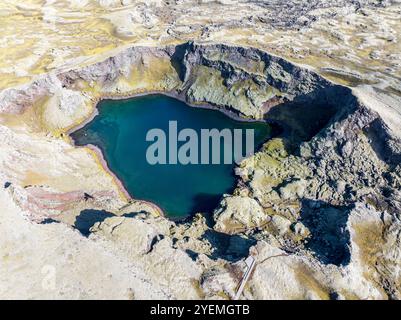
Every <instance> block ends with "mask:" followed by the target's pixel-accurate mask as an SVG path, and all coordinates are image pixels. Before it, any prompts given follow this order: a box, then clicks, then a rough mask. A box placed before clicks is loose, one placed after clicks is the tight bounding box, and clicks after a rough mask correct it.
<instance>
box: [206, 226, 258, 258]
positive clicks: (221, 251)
mask: <svg viewBox="0 0 401 320" xmlns="http://www.w3.org/2000/svg"><path fill="white" fill-rule="evenodd" d="M203 238H204V239H205V240H208V241H209V242H210V244H211V245H212V246H213V248H214V252H213V253H212V255H211V256H210V258H211V259H214V260H216V259H218V258H224V259H225V260H228V261H231V262H236V261H238V260H241V259H242V258H244V257H247V256H248V254H249V248H250V247H252V246H253V245H255V243H256V241H255V240H252V239H247V238H244V237H241V236H238V235H228V234H225V233H220V232H217V231H214V230H207V231H206V232H205V233H204V235H203Z"/></svg>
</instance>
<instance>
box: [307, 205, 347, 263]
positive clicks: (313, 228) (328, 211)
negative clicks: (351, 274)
mask: <svg viewBox="0 0 401 320" xmlns="http://www.w3.org/2000/svg"><path fill="white" fill-rule="evenodd" d="M349 212H350V208H348V207H343V206H333V205H330V204H328V203H326V202H324V201H314V200H303V201H302V210H301V221H302V223H303V224H304V225H305V226H306V227H307V228H308V229H309V231H310V232H311V235H310V238H309V241H308V242H307V244H306V247H307V248H308V249H310V250H311V251H313V252H314V253H315V254H316V257H317V258H318V259H319V260H320V261H321V262H322V263H324V264H334V265H337V266H341V265H342V266H343V265H347V264H348V263H349V262H350V258H351V254H350V248H349V245H350V235H349V231H348V229H347V221H348V216H349Z"/></svg>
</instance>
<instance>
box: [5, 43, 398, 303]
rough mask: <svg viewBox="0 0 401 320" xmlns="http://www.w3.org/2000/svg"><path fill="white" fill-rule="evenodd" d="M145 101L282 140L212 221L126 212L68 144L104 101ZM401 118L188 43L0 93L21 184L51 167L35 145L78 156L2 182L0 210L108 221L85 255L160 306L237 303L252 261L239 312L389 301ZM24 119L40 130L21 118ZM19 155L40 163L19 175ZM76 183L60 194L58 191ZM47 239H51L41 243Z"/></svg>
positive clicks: (265, 61) (393, 289) (311, 76)
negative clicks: (180, 104) (126, 271)
mask: <svg viewBox="0 0 401 320" xmlns="http://www.w3.org/2000/svg"><path fill="white" fill-rule="evenodd" d="M151 92H163V93H164V94H172V95H173V96H176V97H179V98H180V99H182V100H183V101H185V102H186V103H188V104H189V105H192V106H197V107H204V106H205V105H210V106H212V107H213V108H217V109H219V110H222V111H224V112H228V113H230V114H235V115H237V116H238V117H241V118H243V119H248V120H263V121H272V122H275V123H278V124H280V126H282V127H283V128H284V133H283V134H282V135H280V136H278V137H275V138H274V139H272V140H270V141H268V142H267V143H266V144H265V145H264V146H263V147H262V148H261V150H260V151H259V152H257V153H256V154H255V155H254V156H252V157H251V158H248V159H245V160H244V161H243V162H242V163H241V165H240V166H239V167H238V168H237V170H236V174H237V176H238V185H237V188H236V189H235V191H234V192H233V194H231V195H224V197H223V198H222V200H221V203H220V205H219V207H218V208H216V210H215V211H214V215H213V218H212V219H210V220H211V221H208V220H207V219H206V218H205V217H204V216H202V214H201V213H200V214H198V215H195V216H194V217H193V218H192V220H191V221H186V222H184V223H179V224H178V223H174V222H173V221H169V220H168V219H166V218H164V217H162V216H158V215H157V214H155V211H157V210H156V209H155V208H152V206H151V205H150V204H147V203H142V202H138V201H127V199H124V197H123V196H121V195H120V196H119V195H118V193H119V190H121V186H119V185H118V183H116V181H115V179H113V178H110V175H111V173H110V172H105V171H104V168H101V167H100V168H98V166H97V165H96V163H95V162H96V161H95V157H91V156H89V155H88V154H87V151H85V150H84V148H76V147H75V146H74V145H73V144H72V142H71V141H69V139H68V134H69V133H70V132H71V130H75V129H76V127H75V126H76V124H77V123H80V125H82V124H83V123H86V122H85V121H89V119H91V116H93V115H94V112H95V110H96V103H97V102H98V101H99V99H100V98H101V97H102V98H103V97H113V98H119V97H120V98H123V97H126V96H134V95H138V94H148V93H151ZM43 101H45V102H44V103H43ZM399 103H400V101H397V100H391V101H390V103H389V102H388V101H383V100H382V99H381V98H380V95H379V94H374V93H371V92H370V93H369V95H368V94H367V93H366V92H365V91H363V90H362V89H358V88H356V89H350V88H347V87H345V86H341V85H337V84H334V83H332V82H330V81H328V80H326V79H325V78H323V77H322V76H320V75H318V74H317V73H315V72H314V71H311V70H309V69H307V68H303V67H300V66H297V65H295V64H293V63H291V62H289V61H287V60H285V59H283V58H280V57H276V56H273V55H270V54H268V53H267V52H264V51H262V50H259V49H254V48H246V47H238V46H228V45H223V44H200V43H194V42H188V43H183V44H180V45H177V46H165V47H160V48H157V47H132V48H127V49H126V50H124V51H122V52H121V53H119V54H118V55H116V56H114V57H111V58H108V59H106V60H105V61H102V62H98V63H95V64H93V65H89V66H87V67H83V68H80V69H76V70H70V71H66V72H62V73H50V74H48V75H45V76H43V77H41V78H40V79H38V80H36V81H34V82H33V83H31V84H29V85H24V86H22V87H20V88H17V89H7V90H4V91H2V92H1V93H0V110H1V112H2V115H5V114H7V117H11V118H13V119H16V120H13V121H10V120H9V118H7V119H6V118H4V119H5V120H3V122H2V124H1V126H2V127H4V128H2V130H3V131H4V132H7V134H8V135H9V140H7V141H10V142H9V144H8V145H7V148H9V149H10V150H11V154H13V155H14V156H15V157H16V158H18V162H17V163H16V165H17V166H18V168H19V169H20V170H21V171H27V170H28V168H30V167H31V166H32V164H31V163H30V160H29V159H30V158H29V157H32V158H33V159H35V158H40V159H42V158H43V157H46V154H43V150H44V145H46V148H47V149H46V150H47V152H49V153H54V156H56V155H58V157H59V158H62V157H63V155H64V154H75V153H77V154H76V156H75V157H74V158H73V159H68V164H65V163H64V165H63V164H61V163H60V164H59V162H57V161H51V162H49V164H48V168H46V169H44V170H42V171H40V174H39V173H37V172H35V175H33V174H31V176H30V177H29V179H28V178H27V177H26V176H24V177H22V178H21V177H20V176H18V175H15V174H13V171H12V170H10V169H7V168H6V167H4V168H3V169H4V170H2V176H1V178H2V181H3V182H4V183H5V182H10V183H11V185H10V186H9V187H7V189H5V190H4V193H5V194H6V195H4V197H9V198H10V199H12V201H13V202H14V203H16V204H17V206H18V207H19V208H20V209H21V210H22V212H24V214H25V215H26V216H28V217H29V218H30V219H31V220H33V221H39V222H40V221H42V222H43V221H46V219H49V218H51V219H52V220H54V221H60V222H62V223H63V226H64V227H65V228H68V226H69V225H70V226H73V227H75V228H77V226H76V221H77V219H79V217H80V216H81V215H82V213H83V212H86V211H87V210H95V211H96V212H107V214H104V213H103V214H99V213H98V218H97V220H96V219H95V220H93V221H92V222H93V225H92V226H91V228H90V233H89V236H88V241H93V242H95V243H96V244H97V245H100V246H102V247H103V248H106V249H107V251H108V252H110V254H113V255H116V256H118V257H119V259H122V260H124V261H126V262H127V263H128V264H135V265H136V266H137V267H140V268H142V270H144V271H145V273H146V275H147V276H148V277H149V279H151V281H152V282H153V283H155V287H156V286H161V287H163V290H165V292H167V291H168V292H169V293H168V294H166V295H165V296H164V298H208V299H217V298H225V299H230V298H233V297H234V295H235V288H236V286H237V284H238V281H239V279H240V278H241V277H240V275H241V274H242V273H243V272H244V259H245V258H246V257H247V256H248V255H253V256H254V257H255V258H256V261H257V264H256V267H255V271H254V273H253V275H252V277H251V278H250V280H249V281H248V284H247V287H246V288H245V290H244V293H243V296H242V298H245V299H274V298H278V299H298V298H301V299H329V298H337V299H353V298H357V299H366V298H367V299H385V298H391V299H398V298H400V297H401V283H400V279H401V278H400V277H399V271H400V270H401V269H400V268H401V265H400V262H399V261H400V260H399V259H397V257H399V256H400V255H401V251H400V245H399V239H398V235H399V234H400V233H401V222H400V216H399V212H401V193H400V189H401V167H400V161H399V159H400V157H401V140H400V138H399V132H397V128H396V127H395V126H394V122H395V123H397V120H395V117H397V116H400V115H399V113H398V115H397V112H398V111H397V110H400V104H399ZM31 109H34V110H36V113H33V115H32V117H33V118H34V121H33V122H35V121H36V122H38V123H41V126H40V128H37V127H34V126H33V125H32V121H31V120H30V119H25V118H24V114H28V113H29V112H30V110H31ZM394 110H395V111H394ZM400 119H401V116H400V118H398V120H400ZM390 120H391V121H390ZM7 121H8V123H9V125H7ZM398 123H400V122H398ZM72 128H74V129H72ZM29 139H33V140H32V142H30V140H29ZM13 140H15V141H21V142H18V144H15V143H13ZM24 143H26V144H28V143H31V144H32V143H33V145H35V146H36V147H37V150H31V149H29V150H30V151H29V152H31V154H32V155H29V156H28V157H27V156H26V155H25V158H26V157H27V159H25V158H24V154H23V150H24V149H20V148H24V147H23V146H24ZM12 148H15V151H12V150H13V149H12ZM77 149H81V150H77ZM27 150H28V149H27ZM65 150H68V152H66V151H65ZM13 152H14V153H13ZM59 158H57V159H59ZM83 159H85V162H84V161H83ZM53 160H54V159H53ZM41 161H42V160H41ZM49 161H50V160H49ZM41 166H43V164H41ZM80 166H81V167H80ZM46 171H48V172H49V173H50V174H46ZM71 174H74V175H75V178H74V182H72V183H70V184H67V183H65V182H63V179H61V181H59V180H57V179H58V178H56V177H59V176H61V177H63V176H68V175H71ZM39 177H40V179H39ZM71 192H74V193H71ZM67 195H68V196H67ZM86 195H90V197H87V196H86ZM32 203H34V204H35V206H33V205H32ZM99 217H100V218H99ZM81 219H82V218H81ZM55 225H57V228H61V226H59V224H57V223H51V224H49V225H46V228H47V229H50V228H53V227H54V228H56V227H55ZM52 226H53V227H52ZM77 229H79V228H77ZM74 237H75V236H74ZM77 250H78V251H79V247H78V248H77ZM94 259H96V258H94ZM75 268H80V266H79V264H77V266H75ZM177 277H178V278H179V279H180V281H179V282H180V284H179V285H176V286H175V287H174V286H173V285H172V283H173V282H174V283H175V284H176V283H177V282H178V281H176V279H177ZM172 287H174V289H173V288H172ZM96 290H100V289H99V288H97V289H96ZM134 291H135V290H134ZM38 292H39V293H38V294H40V290H39V291H38ZM58 292H60V291H58ZM98 292H101V290H100V291H98ZM99 294H101V293H99ZM55 295H56V296H57V293H55ZM136 295H138V293H135V296H136Z"/></svg>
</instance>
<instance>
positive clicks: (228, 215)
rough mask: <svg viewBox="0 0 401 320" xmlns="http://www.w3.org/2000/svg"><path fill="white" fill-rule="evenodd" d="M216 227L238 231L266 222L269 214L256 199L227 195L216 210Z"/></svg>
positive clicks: (231, 231)
mask: <svg viewBox="0 0 401 320" xmlns="http://www.w3.org/2000/svg"><path fill="white" fill-rule="evenodd" d="M214 220H215V221H216V224H215V225H214V229H215V230H217V231H220V232H225V233H230V234H233V233H238V232H241V231H244V230H246V229H249V228H255V227H257V226H261V225H263V224H266V223H267V222H268V221H269V216H267V215H266V214H265V212H264V211H263V208H262V207H261V206H260V205H259V204H258V202H257V201H256V200H255V199H252V198H248V197H241V196H228V197H225V198H224V199H223V200H222V202H221V203H220V205H219V208H218V209H217V210H216V211H215V212H214Z"/></svg>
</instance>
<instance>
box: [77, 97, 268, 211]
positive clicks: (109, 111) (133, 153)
mask: <svg viewBox="0 0 401 320" xmlns="http://www.w3.org/2000/svg"><path fill="white" fill-rule="evenodd" d="M98 109H99V115H97V116H96V117H95V118H94V119H93V120H92V121H91V122H90V123H88V124H87V125H86V126H85V127H83V128H81V129H79V130H78V131H76V132H74V133H72V134H71V136H72V138H73V139H74V141H75V143H76V144H77V145H87V144H94V145H96V146H98V147H99V148H100V149H101V150H102V151H103V155H104V158H105V160H106V161H107V164H108V166H109V168H110V170H112V171H113V172H114V174H116V175H117V177H118V178H119V179H120V180H121V181H122V182H123V184H124V186H125V188H126V189H127V191H128V192H129V193H130V195H131V196H132V197H133V198H135V199H141V200H147V201H151V202H153V203H155V204H157V205H158V206H159V207H160V208H162V209H163V211H164V212H165V214H166V215H167V216H169V217H171V218H182V217H185V216H188V215H190V214H193V213H196V212H209V211H210V210H212V209H213V208H214V207H216V205H217V204H218V202H219V200H220V198H221V196H222V195H223V194H224V193H227V192H230V191H232V190H233V188H234V186H235V177H234V174H233V171H234V167H235V164H187V165H183V164H180V163H178V164H155V165H151V164H149V163H148V161H147V159H146V151H147V149H148V147H149V146H150V145H151V144H152V143H153V142H149V141H146V134H147V132H148V131H149V130H151V129H154V128H160V129H162V130H164V132H166V133H168V130H169V121H177V125H178V130H181V129H184V128H192V129H194V130H195V131H196V132H197V133H200V130H201V129H213V128H216V129H219V130H222V129H224V128H228V129H230V130H233V129H254V136H255V147H257V146H260V145H261V144H262V143H263V142H264V141H266V140H267V139H268V138H269V135H270V127H269V126H268V125H267V124H265V123H262V122H243V121H237V120H233V119H231V118H229V117H228V116H226V115H225V114H223V113H221V112H219V111H216V110H209V109H202V108H191V107H189V106H188V105H186V104H185V103H183V102H181V101H179V100H177V99H173V98H170V97H166V96H163V95H149V96H145V97H137V98H132V99H126V100H104V101H101V102H100V103H99V105H98ZM199 137H200V134H199ZM167 138H168V136H167ZM182 144H184V142H178V148H179V147H180V146H181V145H182ZM221 145H222V146H221V150H222V149H223V144H221ZM244 148H245V147H244ZM167 154H168V148H167ZM221 162H223V161H221Z"/></svg>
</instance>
